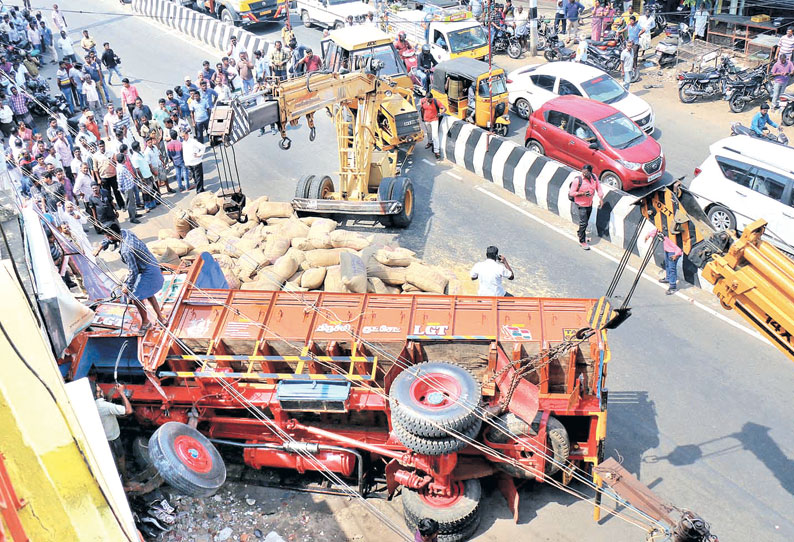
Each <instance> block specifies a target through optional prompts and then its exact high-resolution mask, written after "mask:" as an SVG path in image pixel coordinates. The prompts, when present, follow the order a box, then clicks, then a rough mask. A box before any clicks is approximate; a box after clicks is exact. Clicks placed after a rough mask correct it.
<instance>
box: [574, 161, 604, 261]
mask: <svg viewBox="0 0 794 542" xmlns="http://www.w3.org/2000/svg"><path fill="white" fill-rule="evenodd" d="M595 194H598V208H599V209H600V208H601V207H602V206H603V205H604V193H603V192H602V191H601V183H599V182H598V179H597V178H596V176H595V175H593V166H591V165H590V164H585V165H584V166H582V174H581V175H579V176H578V177H576V178H575V179H574V180H573V182H572V183H571V189H570V190H569V191H568V199H570V200H571V201H572V202H573V203H574V216H576V217H577V218H578V219H579V231H578V234H579V244H580V245H582V248H583V249H585V250H590V245H588V244H587V224H588V222H590V213H592V212H593V196H594V195H595Z"/></svg>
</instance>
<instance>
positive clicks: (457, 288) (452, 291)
mask: <svg viewBox="0 0 794 542" xmlns="http://www.w3.org/2000/svg"><path fill="white" fill-rule="evenodd" d="M447 295H463V282H462V281H461V280H460V279H452V280H450V281H449V282H448V283H447Z"/></svg>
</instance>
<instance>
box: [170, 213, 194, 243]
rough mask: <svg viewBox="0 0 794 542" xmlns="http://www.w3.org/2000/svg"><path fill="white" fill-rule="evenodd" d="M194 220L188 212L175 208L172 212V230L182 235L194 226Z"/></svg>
mask: <svg viewBox="0 0 794 542" xmlns="http://www.w3.org/2000/svg"><path fill="white" fill-rule="evenodd" d="M194 224H195V223H194V222H193V221H192V218H191V216H190V213H188V212H187V211H184V210H182V209H177V210H176V212H175V213H174V230H175V231H176V232H177V233H178V234H179V236H180V237H184V236H185V235H186V234H187V232H189V231H190V230H191V229H193V227H194Z"/></svg>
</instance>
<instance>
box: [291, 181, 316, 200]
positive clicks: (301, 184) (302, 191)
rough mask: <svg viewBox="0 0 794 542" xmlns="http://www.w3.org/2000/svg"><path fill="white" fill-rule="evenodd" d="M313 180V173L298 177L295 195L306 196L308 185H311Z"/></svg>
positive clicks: (297, 196) (298, 196)
mask: <svg viewBox="0 0 794 542" xmlns="http://www.w3.org/2000/svg"><path fill="white" fill-rule="evenodd" d="M313 180H314V175H304V176H303V177H301V178H300V179H298V184H296V185H295V197H296V198H308V197H309V187H310V186H311V183H312V181H313Z"/></svg>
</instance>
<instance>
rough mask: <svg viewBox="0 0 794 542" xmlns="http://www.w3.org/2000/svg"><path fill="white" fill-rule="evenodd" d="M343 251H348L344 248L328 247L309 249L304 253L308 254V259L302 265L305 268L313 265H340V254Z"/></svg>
mask: <svg viewBox="0 0 794 542" xmlns="http://www.w3.org/2000/svg"><path fill="white" fill-rule="evenodd" d="M342 252H347V249H344V248H328V249H322V248H321V249H316V250H307V251H306V252H304V253H303V254H304V255H305V256H306V261H305V262H303V264H302V266H303V268H304V269H309V268H311V267H330V266H332V265H339V255H340V254H341V253H342Z"/></svg>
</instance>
